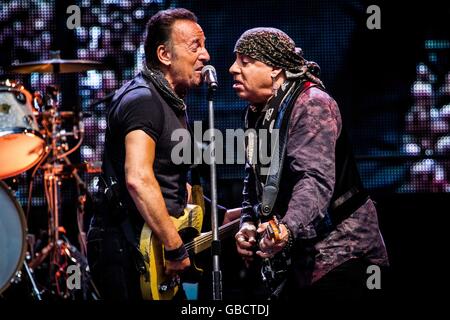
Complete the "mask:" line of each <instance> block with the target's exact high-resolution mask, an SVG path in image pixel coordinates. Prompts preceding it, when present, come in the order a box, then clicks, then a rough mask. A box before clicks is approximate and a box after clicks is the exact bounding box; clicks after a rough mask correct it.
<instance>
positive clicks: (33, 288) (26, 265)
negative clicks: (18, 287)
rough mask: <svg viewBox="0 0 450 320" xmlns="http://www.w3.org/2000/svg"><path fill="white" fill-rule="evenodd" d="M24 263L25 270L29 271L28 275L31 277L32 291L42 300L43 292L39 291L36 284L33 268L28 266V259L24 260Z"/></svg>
mask: <svg viewBox="0 0 450 320" xmlns="http://www.w3.org/2000/svg"><path fill="white" fill-rule="evenodd" d="M23 265H24V267H25V270H26V272H27V275H28V279H30V282H31V291H32V295H33V296H34V297H35V298H36V299H37V300H39V301H42V297H41V293H40V292H39V290H38V288H37V286H36V282H35V281H34V277H33V272H32V270H31V268H30V267H28V264H27V262H26V261H24V262H23Z"/></svg>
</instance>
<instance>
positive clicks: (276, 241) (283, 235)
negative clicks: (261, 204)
mask: <svg viewBox="0 0 450 320" xmlns="http://www.w3.org/2000/svg"><path fill="white" fill-rule="evenodd" d="M269 230H270V231H269ZM256 232H257V233H258V235H259V238H260V240H259V243H258V245H259V249H260V250H258V251H256V254H257V255H258V256H260V257H261V258H272V257H273V256H274V255H275V254H277V253H278V252H280V251H281V250H283V249H284V247H285V246H286V245H287V244H288V242H289V231H288V229H287V227H286V226H285V225H284V224H282V223H281V224H278V223H277V222H276V221H274V220H272V221H270V222H264V223H261V224H260V225H259V227H258V230H256Z"/></svg>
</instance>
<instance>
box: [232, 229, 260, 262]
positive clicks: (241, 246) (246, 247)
mask: <svg viewBox="0 0 450 320" xmlns="http://www.w3.org/2000/svg"><path fill="white" fill-rule="evenodd" d="M234 238H235V239H236V248H237V251H238V253H239V254H240V255H241V257H242V258H243V259H244V262H245V265H246V266H247V267H249V266H250V263H251V262H252V260H253V248H254V246H255V244H256V226H255V225H254V224H253V223H251V222H244V223H243V224H242V226H241V229H240V230H239V231H238V233H236V236H235V237H234Z"/></svg>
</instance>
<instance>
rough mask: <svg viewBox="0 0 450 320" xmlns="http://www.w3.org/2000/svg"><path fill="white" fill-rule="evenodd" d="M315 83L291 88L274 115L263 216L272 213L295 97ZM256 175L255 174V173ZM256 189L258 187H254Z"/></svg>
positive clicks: (262, 207) (262, 200) (264, 191)
mask: <svg viewBox="0 0 450 320" xmlns="http://www.w3.org/2000/svg"><path fill="white" fill-rule="evenodd" d="M315 86H317V84H315V83H313V82H310V81H305V82H302V83H300V84H299V85H297V86H295V87H294V88H292V90H293V91H292V92H288V93H287V94H286V97H285V98H284V99H283V101H282V103H281V105H280V107H279V109H278V114H277V115H276V121H275V124H274V126H273V128H274V129H278V130H279V131H278V137H276V144H275V148H274V149H273V150H272V155H271V163H270V168H269V174H268V175H267V179H266V183H265V185H264V187H263V190H262V195H261V207H260V210H259V211H260V213H261V215H262V216H263V217H269V216H271V214H272V210H273V207H274V205H275V201H276V199H277V195H278V191H279V185H280V179H281V174H282V170H283V164H284V159H285V155H286V146H287V140H288V131H289V120H290V118H291V113H292V110H293V109H294V105H295V101H296V100H297V97H298V96H299V95H300V94H301V93H302V92H304V91H306V90H307V89H309V88H311V87H315ZM255 176H256V175H255ZM256 189H257V190H258V188H256Z"/></svg>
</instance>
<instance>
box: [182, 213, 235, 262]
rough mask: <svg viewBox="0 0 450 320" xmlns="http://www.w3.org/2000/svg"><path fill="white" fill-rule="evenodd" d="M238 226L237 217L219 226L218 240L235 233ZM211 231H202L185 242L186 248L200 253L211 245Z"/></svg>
mask: <svg viewBox="0 0 450 320" xmlns="http://www.w3.org/2000/svg"><path fill="white" fill-rule="evenodd" d="M238 228H239V219H236V220H233V221H231V222H229V223H227V224H225V225H223V226H221V227H219V240H223V239H225V238H228V237H229V236H231V235H233V233H236V232H237V230H238ZM212 238H213V237H212V231H208V232H205V233H202V234H201V235H199V236H198V237H195V238H194V239H193V240H192V241H190V242H188V243H187V244H186V249H187V250H188V251H189V252H192V253H194V254H197V253H200V252H202V251H204V250H206V249H208V248H209V247H210V246H211V243H212Z"/></svg>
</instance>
